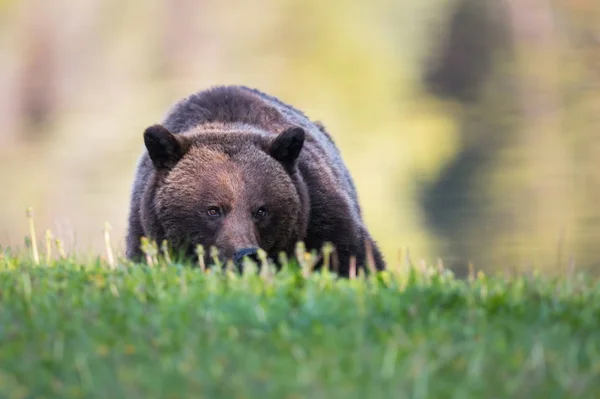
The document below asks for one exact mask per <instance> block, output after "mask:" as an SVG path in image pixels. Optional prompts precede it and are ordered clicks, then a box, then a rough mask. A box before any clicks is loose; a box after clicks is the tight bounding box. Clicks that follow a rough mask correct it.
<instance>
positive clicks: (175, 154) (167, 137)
mask: <svg viewBox="0 0 600 399" xmlns="http://www.w3.org/2000/svg"><path fill="white" fill-rule="evenodd" d="M144 144H145V145H146V149H147V150H148V155H149V156H150V159H151V160H152V163H153V164H154V167H155V168H156V169H159V170H161V169H162V170H165V169H171V168H172V167H173V166H175V164H176V163H177V162H178V161H179V160H180V159H181V158H182V157H183V156H184V155H185V152H186V150H187V146H186V145H185V143H184V140H182V139H180V138H178V137H176V136H175V135H174V134H172V133H171V132H170V131H169V130H168V129H167V128H165V127H164V126H162V125H152V126H150V127H148V128H146V130H145V131H144Z"/></svg>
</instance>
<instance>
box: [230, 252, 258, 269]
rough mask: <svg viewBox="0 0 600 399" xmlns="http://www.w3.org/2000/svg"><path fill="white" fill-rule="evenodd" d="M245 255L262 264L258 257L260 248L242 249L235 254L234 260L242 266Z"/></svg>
mask: <svg viewBox="0 0 600 399" xmlns="http://www.w3.org/2000/svg"><path fill="white" fill-rule="evenodd" d="M244 257H248V258H249V259H250V260H251V261H252V262H254V263H256V265H257V266H260V263H259V259H258V248H243V249H240V250H239V251H237V252H236V253H235V255H233V261H234V262H235V263H236V264H237V265H238V266H240V267H241V266H242V259H244Z"/></svg>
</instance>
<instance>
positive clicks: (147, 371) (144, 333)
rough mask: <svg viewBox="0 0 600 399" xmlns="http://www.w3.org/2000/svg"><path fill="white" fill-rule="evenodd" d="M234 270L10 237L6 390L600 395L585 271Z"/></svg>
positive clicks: (44, 393) (50, 394)
mask: <svg viewBox="0 0 600 399" xmlns="http://www.w3.org/2000/svg"><path fill="white" fill-rule="evenodd" d="M245 270H247V271H246V272H244V274H241V275H240V274H236V273H232V272H231V271H229V270H227V269H226V268H224V269H223V271H221V270H218V269H216V268H211V267H207V268H206V269H205V270H204V271H203V270H202V269H201V268H200V267H197V266H194V265H184V264H180V263H170V264H167V263H166V262H165V261H164V259H163V258H162V257H160V256H159V257H157V258H156V259H155V261H154V262H153V263H152V266H150V265H147V264H130V263H127V262H124V261H123V260H120V259H118V260H116V262H115V264H113V265H110V264H109V263H108V262H105V261H103V260H101V259H97V260H96V261H93V262H81V261H78V260H77V259H75V258H73V257H61V258H60V259H59V260H51V261H50V262H44V257H42V259H41V262H40V264H39V265H35V264H34V263H33V262H32V261H31V260H30V259H28V257H26V256H21V255H15V254H14V253H10V252H9V251H8V250H2V249H1V248H0V348H1V350H0V397H2V398H61V399H62V398H131V399H133V398H144V399H148V398H187V397H194V398H220V397H222V398H250V397H252V398H265V397H269V398H271V397H272V398H300V397H306V398H342V397H343V398H382V397H390V398H391V397H410V398H427V397H431V398H440V397H444V398H472V397H479V398H483V397H486V398H488V397H494V398H503V397H506V398H514V397H546V398H563V397H579V398H584V397H589V398H592V397H596V394H595V393H597V392H598V390H599V389H600V379H599V378H598V375H599V373H600V366H599V365H600V361H599V360H600V336H599V335H598V330H599V329H600V286H598V284H597V283H595V282H592V281H591V280H589V279H586V278H585V276H584V275H581V276H567V277H563V278H552V279H551V278H549V277H541V276H537V275H536V276H520V277H511V278H500V277H488V276H485V275H483V274H482V273H480V274H479V275H477V276H473V275H472V276H470V278H469V279H466V280H458V279H455V278H454V277H453V276H452V274H451V273H449V272H448V271H445V270H443V269H441V268H438V269H435V270H434V269H432V268H421V269H419V270H416V269H414V268H411V269H409V270H408V271H405V272H404V271H399V270H398V271H396V270H394V271H386V272H382V273H379V274H377V275H369V276H367V277H365V276H364V275H361V276H359V277H358V278H356V279H347V280H342V279H337V278H336V277H335V276H334V275H333V274H332V273H330V272H324V273H306V272H305V270H302V268H301V267H297V265H296V264H295V263H292V264H290V265H289V267H286V268H284V269H283V270H282V271H281V272H280V273H276V274H274V273H273V272H272V271H269V270H267V271H265V270H262V271H261V272H258V273H257V272H256V271H255V270H252V268H250V269H245Z"/></svg>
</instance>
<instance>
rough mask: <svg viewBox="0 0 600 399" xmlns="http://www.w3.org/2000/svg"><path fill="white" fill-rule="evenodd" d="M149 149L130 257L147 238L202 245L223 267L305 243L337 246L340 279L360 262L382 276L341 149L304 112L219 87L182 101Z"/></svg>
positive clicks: (133, 216) (153, 132)
mask: <svg viewBox="0 0 600 399" xmlns="http://www.w3.org/2000/svg"><path fill="white" fill-rule="evenodd" d="M144 142H145V146H146V151H145V152H144V153H143V154H142V157H141V158H140V160H139V163H138V166H137V171H136V175H135V180H134V184H133V189H132V193H131V206H130V213H129V227H128V232H127V238H126V253H127V256H128V257H129V258H131V259H139V258H140V257H141V255H142V252H141V250H140V238H141V237H142V236H146V237H148V238H150V239H151V240H155V241H156V242H157V243H161V242H162V240H164V239H166V240H167V241H168V242H169V244H170V245H171V246H172V247H173V248H175V249H177V248H178V249H181V250H183V251H184V252H185V253H186V254H188V255H191V256H193V254H194V248H195V247H196V245H197V244H202V245H203V246H204V247H205V248H209V247H210V246H213V245H214V246H215V247H217V248H218V249H219V253H220V255H221V257H222V259H223V260H227V259H232V258H236V257H237V256H238V254H240V253H242V254H243V253H247V252H244V251H246V250H248V248H250V249H252V248H262V249H264V250H265V251H266V252H267V254H268V255H269V257H271V258H272V259H273V260H277V258H278V255H279V253H280V252H281V251H284V252H286V253H287V254H289V255H292V256H293V254H294V248H295V245H296V243H297V242H298V241H303V242H304V243H305V245H306V248H307V250H309V251H310V250H312V249H316V250H318V251H319V250H321V249H322V247H323V244H324V243H326V242H331V243H332V244H333V245H334V247H335V250H336V253H335V255H336V258H337V266H338V267H339V269H338V273H339V274H340V275H342V276H348V273H349V260H350V257H351V256H352V255H354V256H356V265H357V268H361V267H365V266H366V261H367V258H371V259H373V260H374V263H375V264H374V266H375V267H376V268H377V269H378V270H382V269H384V267H385V264H384V260H383V257H382V255H381V253H380V251H379V249H378V247H377V245H376V243H375V242H374V240H373V239H372V238H371V236H370V234H369V232H368V230H367V228H366V227H365V225H364V223H363V220H362V215H361V208H360V206H359V203H358V200H357V194H356V190H355V187H354V183H353V181H352V178H351V176H350V173H349V172H348V170H347V168H346V166H345V165H344V162H343V161H342V158H341V155H340V153H339V151H338V149H337V147H336V145H335V143H334V141H333V140H332V138H331V136H330V135H329V134H328V133H327V131H326V129H325V127H324V126H323V125H322V124H320V123H318V122H316V123H315V122H311V121H310V120H309V119H308V118H307V117H306V116H305V115H304V114H303V113H302V112H301V111H299V110H297V109H295V108H293V107H291V106H289V105H287V104H284V103H282V102H281V101H279V100H278V99H276V98H274V97H272V96H269V95H267V94H264V93H262V92H259V91H257V90H255V89H250V88H247V87H244V86H220V87H214V88H211V89H208V90H205V91H201V92H198V93H196V94H193V95H191V96H189V97H187V98H185V99H183V100H181V101H180V102H178V103H176V104H175V105H174V106H173V107H172V108H171V110H170V111H169V112H168V114H167V115H166V117H165V118H164V120H163V121H162V124H157V125H153V126H150V127H148V128H147V129H146V130H145V132H144ZM366 248H370V250H371V252H372V257H371V256H370V254H368V253H367V250H366ZM249 252H252V250H250V251H249ZM206 253H207V256H208V251H206Z"/></svg>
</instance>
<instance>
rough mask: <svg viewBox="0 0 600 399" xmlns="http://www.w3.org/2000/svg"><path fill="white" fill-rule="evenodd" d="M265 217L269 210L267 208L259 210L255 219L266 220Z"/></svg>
mask: <svg viewBox="0 0 600 399" xmlns="http://www.w3.org/2000/svg"><path fill="white" fill-rule="evenodd" d="M265 216H267V210H266V209H265V208H258V210H257V211H256V213H255V214H254V217H255V218H256V219H258V220H260V219H264V217H265Z"/></svg>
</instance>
